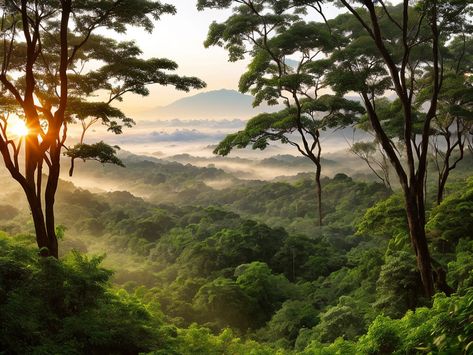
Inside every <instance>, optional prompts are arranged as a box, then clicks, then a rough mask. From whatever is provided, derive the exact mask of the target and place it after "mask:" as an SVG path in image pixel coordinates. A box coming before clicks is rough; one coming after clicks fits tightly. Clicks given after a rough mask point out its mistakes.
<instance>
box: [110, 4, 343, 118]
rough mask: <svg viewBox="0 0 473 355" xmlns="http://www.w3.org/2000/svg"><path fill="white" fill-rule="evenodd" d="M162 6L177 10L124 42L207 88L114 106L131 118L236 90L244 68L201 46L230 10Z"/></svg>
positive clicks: (155, 91) (156, 92)
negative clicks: (163, 60)
mask: <svg viewBox="0 0 473 355" xmlns="http://www.w3.org/2000/svg"><path fill="white" fill-rule="evenodd" d="M163 2H167V3H172V4H173V5H174V6H175V7H176V8H177V14H176V15H174V16H168V15H166V16H163V17H162V19H161V20H160V21H159V22H157V23H156V28H155V30H154V32H153V33H152V34H149V33H147V32H145V31H140V30H136V29H134V28H132V29H131V30H130V31H129V32H128V34H127V36H126V37H127V39H134V40H136V42H137V43H138V44H139V46H140V47H141V48H142V49H143V51H144V56H145V57H165V58H169V59H172V60H174V61H176V62H177V63H178V65H179V69H178V74H180V75H188V76H197V77H199V78H200V79H202V80H204V81H205V82H206V83H207V88H205V89H203V90H192V91H191V92H190V93H185V92H181V91H176V90H174V89H173V88H172V87H162V86H158V85H154V86H151V87H150V91H151V93H150V95H149V96H148V97H145V98H141V97H138V96H135V97H133V96H127V97H125V100H124V102H123V103H120V104H118V105H117V106H119V107H120V108H121V109H123V110H124V111H125V113H126V114H129V115H132V116H139V113H140V112H142V111H146V110H149V109H151V108H154V107H156V106H164V105H167V104H170V103H172V102H173V101H175V100H177V99H179V98H182V97H185V96H189V95H195V94H197V93H198V92H203V91H210V90H218V89H222V88H225V89H237V87H238V80H239V78H240V76H241V74H242V73H243V72H244V71H245V68H246V65H247V61H239V62H236V63H230V62H228V56H227V53H226V51H225V50H224V49H223V48H220V47H211V48H207V49H206V48H204V45H203V42H204V40H205V38H206V36H207V31H208V28H209V25H210V24H211V23H212V21H217V22H222V21H224V20H225V19H226V18H228V16H229V15H230V14H231V11H230V10H204V11H197V9H196V2H197V1H196V0H167V1H166V0H164V1H163ZM337 12H338V11H337V10H336V9H334V8H333V7H330V8H327V15H328V17H333V16H334V15H335V14H336V13H337Z"/></svg>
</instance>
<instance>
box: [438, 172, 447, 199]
mask: <svg viewBox="0 0 473 355" xmlns="http://www.w3.org/2000/svg"><path fill="white" fill-rule="evenodd" d="M448 175H449V171H448V168H447V170H446V171H445V172H444V173H443V174H442V175H440V176H439V180H438V187H437V205H440V203H441V202H442V201H443V195H444V192H445V185H446V183H447V179H448Z"/></svg>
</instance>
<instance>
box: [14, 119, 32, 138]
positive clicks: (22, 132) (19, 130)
mask: <svg viewBox="0 0 473 355" xmlns="http://www.w3.org/2000/svg"><path fill="white" fill-rule="evenodd" d="M9 129H10V131H11V132H12V133H13V134H14V135H16V136H18V137H25V136H27V135H28V133H29V130H28V127H26V123H25V121H23V120H21V119H16V120H14V121H13V122H12V123H11V126H10V127H9Z"/></svg>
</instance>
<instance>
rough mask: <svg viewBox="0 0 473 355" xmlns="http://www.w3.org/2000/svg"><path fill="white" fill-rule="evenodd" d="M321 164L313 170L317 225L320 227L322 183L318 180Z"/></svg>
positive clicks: (321, 217)
mask: <svg viewBox="0 0 473 355" xmlns="http://www.w3.org/2000/svg"><path fill="white" fill-rule="evenodd" d="M321 170H322V169H321V166H320V165H318V166H317V169H316V171H315V190H316V194H317V209H318V213H319V226H320V227H322V224H323V222H322V219H323V211H322V184H321V182H320V175H321Z"/></svg>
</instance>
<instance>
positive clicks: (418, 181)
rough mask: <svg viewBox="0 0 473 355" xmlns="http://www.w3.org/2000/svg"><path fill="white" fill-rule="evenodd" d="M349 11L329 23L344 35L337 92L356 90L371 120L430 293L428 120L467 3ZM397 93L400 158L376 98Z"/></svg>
mask: <svg viewBox="0 0 473 355" xmlns="http://www.w3.org/2000/svg"><path fill="white" fill-rule="evenodd" d="M340 2H341V4H342V5H343V7H344V8H345V9H347V10H348V12H349V14H344V15H340V16H339V17H337V18H336V19H335V20H334V21H333V23H332V30H333V31H341V33H344V34H346V35H347V37H348V39H349V40H348V41H347V43H346V44H343V45H342V46H341V47H340V48H339V49H337V51H335V52H334V56H335V57H336V58H335V59H336V65H337V68H336V72H337V73H336V75H334V77H333V78H334V80H333V85H334V88H335V89H336V91H337V92H340V93H342V92H343V93H345V92H349V91H356V92H358V93H359V94H360V95H361V97H362V99H363V102H364V104H365V107H366V110H367V113H368V117H369V120H370V123H371V125H372V128H373V130H374V131H375V132H376V136H377V139H378V140H379V141H380V143H381V144H382V146H383V149H384V151H385V153H386V155H387V156H388V158H389V160H390V162H391V164H392V165H393V167H394V170H395V171H396V173H397V175H398V178H399V181H400V185H401V188H402V191H403V196H404V201H405V207H406V213H407V218H408V225H409V233H410V239H411V242H412V246H413V248H414V250H415V254H416V259H417V266H418V269H419V272H420V275H421V279H422V283H423V286H424V290H425V294H426V295H427V296H429V297H430V296H432V295H433V293H434V275H433V272H432V266H431V259H430V253H429V247H428V244H427V238H426V234H425V222H426V206H425V181H426V173H427V158H428V151H429V149H428V148H429V142H430V134H431V128H432V121H433V120H434V118H435V117H436V115H437V111H438V100H439V95H440V92H441V87H442V82H443V79H444V71H443V57H442V50H443V48H445V46H446V43H447V42H448V41H449V40H451V39H452V38H455V37H456V36H457V35H458V34H459V33H462V32H464V29H465V27H466V26H468V22H469V20H468V12H469V11H471V5H469V4H468V2H466V1H455V2H447V1H417V2H416V3H415V6H410V2H409V1H407V0H406V1H403V2H402V3H401V4H399V5H397V6H395V7H393V6H388V5H387V4H385V2H384V1H382V0H379V1H376V2H374V1H371V0H363V1H360V2H357V4H356V5H352V3H351V2H349V1H346V0H340ZM427 73H429V74H430V83H429V86H430V94H429V95H428V96H426V97H425V98H424V100H423V102H422V104H423V105H424V106H426V107H427V109H426V110H425V114H424V117H423V120H422V129H421V133H420V134H415V124H416V122H415V117H414V111H415V105H414V100H415V98H416V97H417V95H418V93H419V90H420V88H419V85H417V84H418V81H419V80H420V79H421V78H422V77H424V76H425V75H426V74H427ZM391 92H394V93H395V95H396V97H397V99H398V100H399V102H400V104H401V110H400V112H401V114H402V123H403V124H402V129H403V135H402V136H403V138H404V139H403V140H404V143H405V151H404V152H403V156H402V157H401V155H400V152H399V151H398V150H397V148H396V146H395V144H394V142H393V140H392V139H391V138H390V137H389V135H388V134H387V131H386V129H385V127H383V125H382V119H381V118H380V116H379V114H378V111H377V108H376V98H377V97H379V96H381V95H384V94H386V93H391Z"/></svg>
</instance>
